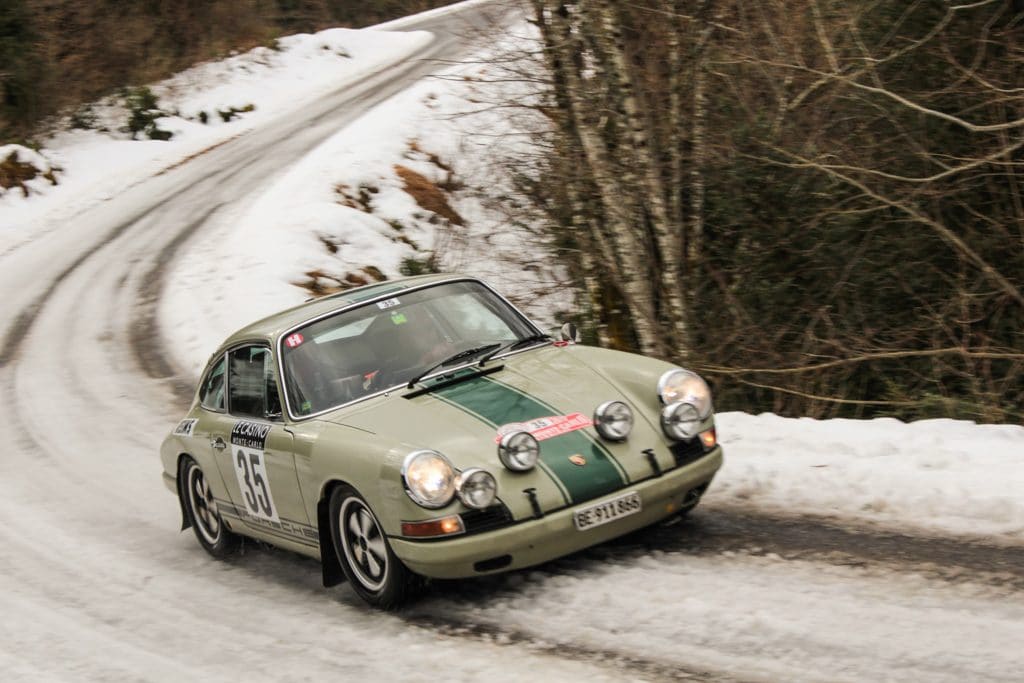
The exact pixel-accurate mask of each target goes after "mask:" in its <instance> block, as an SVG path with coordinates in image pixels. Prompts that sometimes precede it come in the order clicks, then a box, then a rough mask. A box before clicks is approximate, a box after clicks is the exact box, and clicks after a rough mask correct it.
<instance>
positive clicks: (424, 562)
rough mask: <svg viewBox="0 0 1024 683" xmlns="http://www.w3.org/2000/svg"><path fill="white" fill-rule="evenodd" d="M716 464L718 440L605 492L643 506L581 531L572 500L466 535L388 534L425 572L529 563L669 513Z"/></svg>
mask: <svg viewBox="0 0 1024 683" xmlns="http://www.w3.org/2000/svg"><path fill="white" fill-rule="evenodd" d="M721 466H722V447H721V446H718V447H716V448H715V449H714V450H713V451H711V452H710V453H709V454H707V455H706V456H704V457H703V458H701V459H700V460H698V461H696V462H694V463H691V464H689V465H684V466H683V467H679V468H677V469H674V470H670V471H668V472H666V473H665V474H663V475H662V476H660V477H657V478H654V479H648V480H646V481H643V482H641V483H638V484H634V485H632V486H628V487H626V488H623V489H622V491H617V492H615V493H612V494H609V495H608V496H606V498H614V497H615V496H617V495H619V494H620V493H622V492H624V491H637V492H638V493H639V494H640V499H641V501H642V502H643V509H642V510H641V511H640V512H639V513H637V514H634V515H630V516H629V517H623V518H622V519H618V520H615V521H612V522H609V523H608V524H605V525H603V526H599V527H596V528H592V529H587V530H585V531H578V530H577V529H576V527H575V525H574V524H573V511H574V510H577V509H579V508H580V507H583V505H574V506H572V507H569V508H566V509H564V510H559V511H558V512H553V513H551V514H549V515H546V516H545V517H543V518H541V519H536V520H533V519H531V520H527V521H523V522H519V523H517V524H515V525H513V526H509V527H505V528H503V529H497V530H495V531H488V532H484V533H480V534H475V535H472V536H461V537H456V538H452V539H447V540H428V541H410V540H406V539H402V538H390V539H388V540H389V542H390V544H391V548H392V550H394V552H395V554H396V555H397V556H398V557H399V558H400V559H401V560H402V562H404V563H405V565H406V566H407V567H408V568H409V569H411V570H412V571H414V572H416V573H417V574H421V575H423V576H429V577H431V578H437V579H458V578H465V577H470V576H480V575H482V574H493V573H496V572H499V571H509V570H513V569H521V568H523V567H530V566H533V565H536V564H541V563H543V562H548V561H550V560H553V559H555V558H558V557H562V556H564V555H568V554H570V553H574V552H576V551H578V550H582V549H584V548H588V547H590V546H592V545H596V544H598V543H603V542H605V541H608V540H611V539H613V538H617V537H618V536H622V535H624V534H627V533H629V532H631V531H636V530H637V529H642V528H643V527H645V526H649V525H651V524H654V523H655V522H658V521H661V520H663V519H665V518H666V517H669V516H670V515H672V514H673V513H676V512H678V511H679V510H680V509H681V508H682V507H683V499H684V498H685V496H686V494H687V493H688V492H689V491H691V490H693V489H694V488H697V487H700V486H703V485H706V484H708V483H709V482H710V481H711V479H712V478H713V477H714V476H715V472H717V471H718V469H719V468H720V467H721ZM595 502H599V500H598V501H587V503H585V504H584V505H590V504H593V503H595Z"/></svg>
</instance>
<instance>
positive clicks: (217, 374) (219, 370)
mask: <svg viewBox="0 0 1024 683" xmlns="http://www.w3.org/2000/svg"><path fill="white" fill-rule="evenodd" d="M225 364H226V361H225V359H224V356H221V358H220V362H219V363H217V364H216V365H214V366H213V369H212V370H210V374H208V375H207V376H206V380H205V381H203V389H202V391H200V392H199V403H200V405H202V406H203V407H204V408H206V409H207V410H217V411H221V412H223V411H224V409H225V408H226V406H225V405H224V366H225Z"/></svg>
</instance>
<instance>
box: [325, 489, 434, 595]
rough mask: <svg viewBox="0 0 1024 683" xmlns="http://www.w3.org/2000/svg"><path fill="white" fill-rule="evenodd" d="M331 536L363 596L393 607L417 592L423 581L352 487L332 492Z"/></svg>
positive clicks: (335, 548) (359, 592)
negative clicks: (403, 561)
mask: <svg viewBox="0 0 1024 683" xmlns="http://www.w3.org/2000/svg"><path fill="white" fill-rule="evenodd" d="M330 510H331V539H332V540H333V541H334V550H335V552H336V553H337V555H338V562H340V563H341V568H342V570H343V571H344V572H345V576H346V577H347V578H348V582H349V584H350V585H351V586H352V588H353V590H355V592H356V593H357V594H358V595H359V597H360V598H362V599H363V600H365V601H366V602H368V603H369V604H371V605H373V606H374V607H380V608H381V609H393V608H395V607H398V606H399V605H401V604H402V603H404V602H406V601H407V600H409V599H410V598H411V597H413V595H415V594H416V592H417V591H418V589H419V587H420V585H421V580H420V578H419V577H418V576H417V575H415V574H413V573H412V572H410V571H409V570H408V569H407V568H406V567H405V565H403V564H402V562H401V560H399V559H398V557H396V556H395V553H394V552H392V550H391V546H390V545H389V544H388V540H387V538H386V537H385V535H384V530H383V528H382V527H381V525H380V522H379V521H378V520H377V517H376V515H374V514H373V511H372V510H371V509H370V506H369V505H368V504H367V503H366V501H365V500H363V498H362V496H360V495H359V494H358V493H356V491H355V489H353V488H351V487H349V486H344V485H342V486H338V487H337V488H335V489H334V491H332V492H331V501H330Z"/></svg>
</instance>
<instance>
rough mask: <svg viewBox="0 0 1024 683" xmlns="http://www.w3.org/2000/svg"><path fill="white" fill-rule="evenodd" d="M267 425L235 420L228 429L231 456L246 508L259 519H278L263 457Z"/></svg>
mask: <svg viewBox="0 0 1024 683" xmlns="http://www.w3.org/2000/svg"><path fill="white" fill-rule="evenodd" d="M269 433H270V425H266V424H259V423H256V422H238V423H236V424H235V426H234V427H233V428H232V430H231V459H232V462H233V463H234V466H235V476H236V477H238V488H239V489H241V492H242V501H243V502H244V503H245V509H246V512H248V513H249V514H250V515H252V516H254V517H259V518H260V519H266V520H270V521H272V522H279V521H280V520H279V519H278V517H277V507H275V505H274V498H273V496H271V495H270V478H269V477H268V476H267V467H266V462H265V458H264V449H265V447H266V444H267V434H269Z"/></svg>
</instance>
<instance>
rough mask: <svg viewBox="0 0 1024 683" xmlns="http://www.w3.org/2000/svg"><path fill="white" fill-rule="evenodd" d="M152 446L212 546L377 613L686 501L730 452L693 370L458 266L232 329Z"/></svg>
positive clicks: (611, 533)
mask: <svg viewBox="0 0 1024 683" xmlns="http://www.w3.org/2000/svg"><path fill="white" fill-rule="evenodd" d="M567 328H568V326H567ZM567 328H563V333H562V334H561V335H559V336H560V337H571V336H575V334H574V332H572V331H568V332H567ZM160 455H161V459H162V462H163V469H164V474H163V476H164V480H165V482H166V484H167V486H168V487H169V488H170V489H171V491H172V492H174V493H176V494H177V495H178V497H179V500H180V503H181V511H182V517H183V525H182V529H185V528H188V527H189V526H191V527H192V528H193V530H194V531H195V535H196V537H197V538H198V539H199V543H200V544H201V545H202V546H203V548H205V549H206V550H207V551H208V552H209V553H210V554H212V555H213V556H214V557H217V558H223V557H226V556H228V555H230V554H231V553H233V552H234V551H235V550H237V549H238V547H239V546H240V543H241V537H242V536H247V537H251V538H255V539H259V540H261V541H265V542H267V543H270V544H273V545H275V546H279V547H282V548H286V549H289V550H292V551H295V552H298V553H303V554H305V555H308V556H310V557H313V558H317V559H318V560H319V561H320V563H321V565H322V569H323V579H324V585H333V584H337V583H340V582H341V581H343V580H345V579H347V580H348V582H349V583H350V584H351V586H352V588H353V589H354V590H355V592H356V593H357V594H358V595H359V596H360V597H362V598H363V599H364V600H366V601H367V602H369V603H371V604H373V605H377V606H380V607H384V608H388V607H393V606H395V605H398V604H400V603H401V602H403V601H404V600H406V599H407V598H408V597H410V596H411V595H413V593H414V592H415V590H416V589H417V587H418V586H419V585H421V583H422V579H423V577H435V578H459V577H471V576H478V575H482V574H490V573H495V572H501V571H507V570H512V569H517V568H521V567H528V566H530V565H535V564H538V563H541V562H545V561H548V560H551V559H553V558H557V557H560V556H563V555H566V554H569V553H572V552H574V551H577V550H580V549H582V548H586V547H588V546H591V545H594V544H596V543H601V542H602V541H606V540H608V539H611V538H614V537H617V536H621V535H622V534H625V533H628V532H630V531H633V530H635V529H639V528H641V527H644V526H646V525H650V524H652V523H654V522H657V521H659V520H663V519H666V518H668V517H670V516H673V515H678V514H680V513H683V512H687V511H688V510H689V509H691V508H692V507H693V506H695V505H696V504H697V502H698V501H699V500H700V497H701V495H702V494H703V493H704V491H705V489H706V488H707V487H708V484H709V483H710V482H711V479H712V477H713V476H714V475H715V472H716V471H717V470H718V468H719V467H720V466H721V464H722V450H721V447H720V446H719V445H718V444H717V441H716V435H715V426H714V416H713V414H712V406H711V395H710V391H709V389H708V386H707V384H705V383H704V381H703V380H702V379H701V378H700V377H699V376H697V375H696V374H694V373H693V372H690V371H688V370H684V369H682V368H678V367H674V366H672V365H670V364H668V363H664V362H662V361H658V360H653V359H650V358H646V357H643V356H637V355H634V354H629V353H622V352H618V351H609V350H605V349H600V348H593V347H588V346H583V345H579V344H576V343H574V340H572V339H559V340H557V341H556V340H553V339H552V338H551V337H550V336H549V335H547V334H545V333H544V332H543V331H542V330H541V329H540V328H538V327H537V326H536V325H535V324H534V323H532V322H531V321H530V320H529V319H528V318H527V317H526V316H524V315H523V314H522V313H520V312H519V311H518V310H516V308H515V307H513V306H512V305H511V304H510V303H509V302H508V301H506V300H505V299H504V298H502V297H501V296H500V295H499V294H497V293H496V292H495V291H494V290H492V289H491V288H490V287H488V286H487V285H486V284H484V283H483V282H481V281H479V280H476V279H474V278H470V277H461V276H454V275H428V276H422V277H415V278H408V279H404V280H399V281H387V282H382V283H379V284H374V285H370V286H367V287H361V288H359V289H353V290H349V291H346V292H342V293H340V294H335V295H332V296H327V297H322V298H320V299H316V300H314V301H312V302H308V303H306V304H304V305H301V306H297V307H295V308H291V309H289V310H286V311H283V312H281V313H278V314H276V315H273V316H270V317H269V318H266V319H264V320H261V321H259V322H257V323H255V324H253V325H250V326H248V327H246V328H244V329H242V330H240V331H239V332H237V333H235V334H234V335H233V336H231V337H230V338H229V339H228V340H227V341H226V342H224V344H223V345H222V346H221V348H220V349H219V350H218V351H217V352H216V353H215V354H214V355H213V357H212V358H211V359H210V362H209V363H208V365H207V367H206V370H205V371H204V373H203V375H202V379H201V381H200V383H199V387H198V390H197V393H196V396H195V399H194V401H193V404H192V407H191V409H190V410H189V412H188V415H187V416H186V417H185V418H184V419H183V420H182V421H181V422H180V423H179V424H178V425H177V426H176V427H175V429H174V430H173V432H172V433H171V434H170V435H169V436H168V437H167V438H166V439H165V440H164V442H163V445H162V446H161V449H160Z"/></svg>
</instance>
